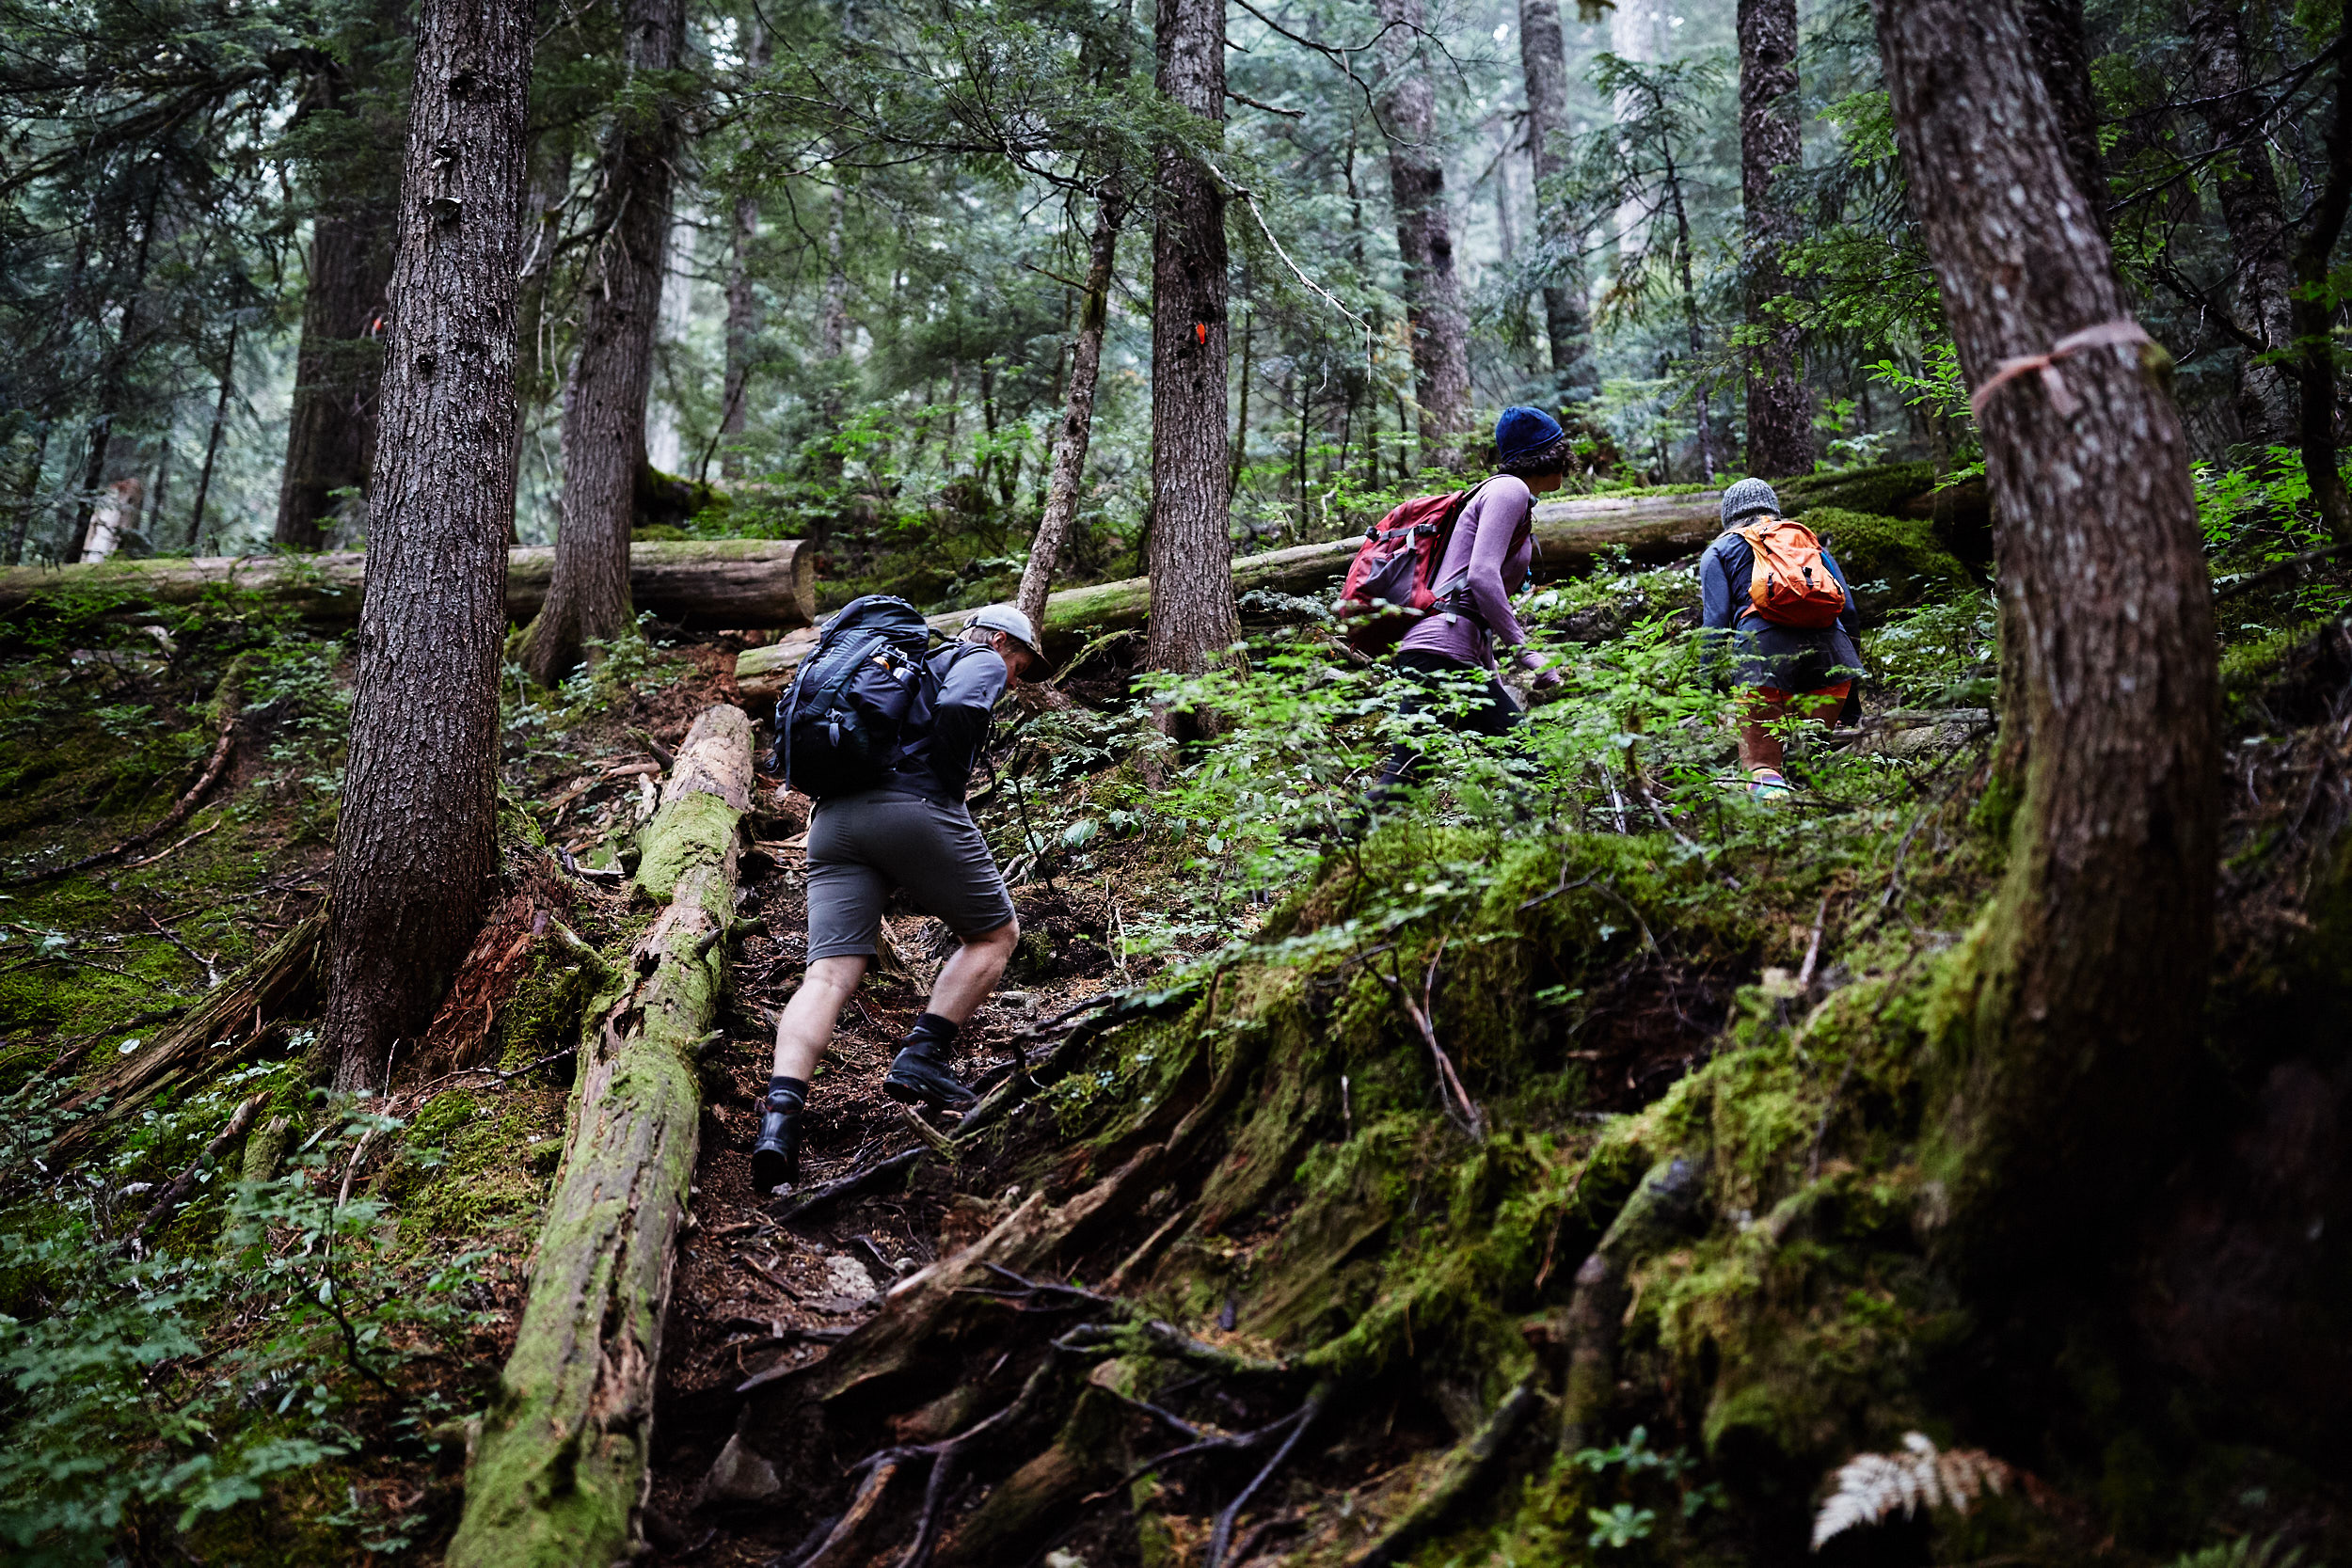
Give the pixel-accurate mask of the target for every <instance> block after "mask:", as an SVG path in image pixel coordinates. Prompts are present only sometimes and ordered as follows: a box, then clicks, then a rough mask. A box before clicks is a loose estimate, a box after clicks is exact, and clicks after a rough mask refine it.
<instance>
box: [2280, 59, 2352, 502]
mask: <svg viewBox="0 0 2352 1568" xmlns="http://www.w3.org/2000/svg"><path fill="white" fill-rule="evenodd" d="M2346 74H2347V72H2346V68H2345V67H2344V64H2343V63H2342V62H2341V61H2339V62H2338V64H2337V66H2336V109H2335V119H2334V121H2333V122H2332V123H2331V124H2330V125H2329V126H2328V179H2327V182H2326V183H2325V184H2324V185H2322V186H2321V188H2320V193H2319V199H2318V200H2317V201H2316V202H2314V203H2312V215H2311V216H2310V218H2309V219H2307V220H2306V227H2305V228H2304V230H2303V237H2302V238H2301V239H2300V240H2298V241H2297V242H2296V246H2295V309H2294V312H2293V325H2294V328H2295V350H2296V381H2297V383H2298V384H2299V389H2300V391H2301V394H2302V396H2301V399H2300V402H2299V405H2298V408H2297V412H2296V434H2297V435H2298V436H2299V437H2300V438H2301V441H2302V445H2303V472H2304V474H2305V476H2306V477H2308V478H2309V479H2310V480H2311V483H2312V498H2313V499H2316V500H2317V501H2318V502H2319V515H2320V516H2321V518H2322V519H2323V520H2325V521H2326V523H2327V525H2328V532H2329V533H2331V534H2333V535H2334V536H2335V539H2336V542H2337V543H2338V544H2340V545H2352V495H2347V494H2345V491H2344V473H2343V470H2342V469H2341V468H2339V467H2337V466H2336V354H2335V343H2334V334H2333V328H2334V325H2335V310H2334V309H2333V308H2332V307H2331V306H2330V304H2329V303H2328V297H2329V296H2328V261H2329V259H2330V258H2331V257H2332V256H2333V255H2334V254H2335V248H2336V240H2337V238H2338V237H2339V236H2340V235H2342V234H2343V232H2344V215H2345V211H2346V209H2347V208H2348V207H2352V92H2347V91H2346V87H2345V76H2346Z"/></svg>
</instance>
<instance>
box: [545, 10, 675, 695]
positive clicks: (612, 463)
mask: <svg viewBox="0 0 2352 1568" xmlns="http://www.w3.org/2000/svg"><path fill="white" fill-rule="evenodd" d="M623 27H624V33H625V39H626V41H625V42H624V44H623V49H622V57H623V60H624V61H625V63H626V65H627V67H628V74H629V76H630V77H631V78H632V79H634V78H637V77H639V76H642V75H645V74H651V73H657V72H660V73H666V72H668V71H672V70H675V68H676V65H677V60H678V54H679V51H680V50H681V49H682V48H683V47H684V44H685V35H686V6H685V0H628V9H627V11H626V13H625V15H624V18H623ZM678 135H679V105H678V103H676V101H675V98H674V97H673V96H672V95H671V94H670V93H669V92H668V90H667V89H666V87H665V88H660V89H657V97H656V99H655V102H654V103H653V104H652V105H650V106H640V107H636V108H632V109H629V110H625V111H624V112H622V113H620V114H617V115H615V117H614V119H613V123H612V128H611V130H610V131H609V132H608V134H607V135H606V139H605V148H604V165H605V178H604V189H603V193H602V195H601V196H600V198H598V202H597V213H596V245H595V248H594V250H593V252H592V253H591V256H590V260H589V262H588V268H587V274H586V276H585V277H583V278H582V279H581V282H580V347H579V348H578V350H577V351H575V352H574V354H573V356H572V364H571V370H570V372H569V373H568V374H567V375H566V376H565V377H564V437H563V450H564V497H563V500H562V502H561V503H560V507H559V510H558V514H557V522H556V535H555V580H554V582H553V584H552V585H551V586H550V588H549V589H548V603H547V608H546V609H544V610H540V611H539V613H538V615H537V617H536V618H535V619H533V620H532V623H531V626H530V627H529V628H528V629H527V630H525V632H524V633H523V641H522V656H521V657H522V666H523V668H524V669H525V670H526V671H528V672H529V673H530V674H531V678H532V679H533V680H535V681H537V682H539V684H541V685H542V686H552V685H554V684H555V683H556V682H557V681H558V680H560V679H562V678H563V676H564V674H565V673H567V672H568V671H570V670H571V669H572V668H573V667H574V666H575V665H577V664H579V663H580V660H581V658H582V657H587V656H588V655H589V654H590V652H591V649H590V646H589V645H590V644H591V643H595V642H610V641H617V640H619V639H621V638H624V637H627V636H628V635H629V634H630V633H631V632H632V631H634V630H635V628H636V616H635V613H634V611H633V610H632V609H631V607H630V605H629V598H628V529H629V517H630V515H631V512H632V510H633V501H634V497H635V494H636V485H637V470H638V467H639V466H640V464H641V463H642V462H643V461H644V451H645V397H646V394H647V392H648V391H649V390H651V388H652V385H653V338H654V328H655V326H656V325H658V323H659V320H660V314H661V280H662V274H663V272H664V271H665V270H666V267H665V263H666V261H667V260H668V256H667V246H668V245H669V239H670V194H671V186H672V184H673V182H674V181H673V174H672V171H673V168H674V166H675V162H676V157H677V149H678Z"/></svg>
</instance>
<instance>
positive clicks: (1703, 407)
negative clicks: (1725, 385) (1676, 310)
mask: <svg viewBox="0 0 2352 1568" xmlns="http://www.w3.org/2000/svg"><path fill="white" fill-rule="evenodd" d="M1661 150H1664V151H1665V154H1666V210H1667V211H1668V212H1670V213H1672V214H1674V220H1675V268H1676V271H1677V274H1678V275H1679V276H1680V277H1681V279H1682V320H1683V325H1684V327H1685V328H1686V329H1687V331H1688V332H1689V335H1690V344H1691V364H1692V369H1693V370H1695V369H1696V368H1697V366H1698V362H1699V357H1700V356H1701V355H1703V354H1705V353H1706V352H1707V337H1706V330H1705V328H1704V327H1703V326H1702V325H1700V318H1699V291H1698V285H1697V283H1695V282H1694V281H1693V280H1692V277H1691V214H1690V210H1689V209H1688V208H1686V207H1685V206H1684V205H1683V204H1682V173H1681V171H1680V170H1679V169H1677V167H1676V166H1675V160H1674V152H1673V150H1671V149H1667V148H1664V147H1663V144H1662V143H1661ZM1711 401H1712V400H1711V396H1710V393H1709V391H1708V387H1707V384H1706V383H1705V382H1704V381H1702V382H1700V383H1699V387H1698V413H1699V421H1698V423H1699V471H1700V472H1702V473H1703V474H1705V475H1706V476H1707V478H1708V480H1709V481H1712V480H1713V479H1714V477H1715V417H1714V411H1713V409H1712V407H1711V406H1710V404H1711ZM1661 469H1662V464H1661ZM1659 477H1660V478H1661V479H1663V478H1664V477H1665V475H1664V474H1663V472H1662V471H1661V474H1660V475H1659Z"/></svg>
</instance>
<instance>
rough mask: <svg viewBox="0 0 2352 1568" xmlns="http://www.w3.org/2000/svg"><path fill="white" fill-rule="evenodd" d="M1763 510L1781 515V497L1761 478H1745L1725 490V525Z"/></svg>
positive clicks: (1727, 526)
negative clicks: (1773, 492)
mask: <svg viewBox="0 0 2352 1568" xmlns="http://www.w3.org/2000/svg"><path fill="white" fill-rule="evenodd" d="M1761 512H1769V513H1771V514H1772V515H1773V516H1775V517H1777V516H1779V515H1780V498H1779V497H1778V496H1776V495H1774V494H1772V486H1771V485H1769V484H1767V483H1764V482H1763V481H1762V480H1760V479H1743V480H1741V481H1740V483H1737V484H1735V485H1732V486H1731V487H1730V488H1729V489H1727V490H1725V491H1724V527H1725V528H1729V527H1730V526H1731V525H1732V524H1734V523H1736V522H1738V521H1739V520H1740V518H1742V517H1753V516H1755V515H1757V514H1758V513H1761Z"/></svg>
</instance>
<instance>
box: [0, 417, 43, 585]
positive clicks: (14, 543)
mask: <svg viewBox="0 0 2352 1568" xmlns="http://www.w3.org/2000/svg"><path fill="white" fill-rule="evenodd" d="M48 461H49V421H48V420H42V421H41V423H40V430H39V431H38V432H36V433H35V435H34V436H33V451H32V455H31V456H29V457H27V458H26V459H25V461H24V469H23V476H24V477H23V478H21V479H20V480H18V482H17V486H16V498H15V499H16V504H15V505H13V506H11V507H10V508H9V509H8V514H9V515H8V554H7V555H6V556H5V557H0V562H5V563H6V564H8V565H10V566H14V565H17V564H19V563H20V562H23V561H24V534H25V532H26V531H27V530H29V529H30V528H31V527H32V526H33V511H34V501H35V500H36V499H38V498H39V497H40V471H41V467H42V466H43V465H44V464H46V463H47V462H48Z"/></svg>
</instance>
